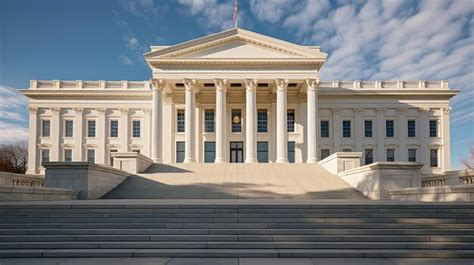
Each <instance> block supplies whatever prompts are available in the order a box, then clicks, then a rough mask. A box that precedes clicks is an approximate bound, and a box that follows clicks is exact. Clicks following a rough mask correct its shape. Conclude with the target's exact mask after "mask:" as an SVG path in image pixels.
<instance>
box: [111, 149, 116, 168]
mask: <svg viewBox="0 0 474 265" xmlns="http://www.w3.org/2000/svg"><path fill="white" fill-rule="evenodd" d="M113 153H117V149H110V162H109V164H110V166H112V167H113V166H114V157H113V156H112V154H113Z"/></svg>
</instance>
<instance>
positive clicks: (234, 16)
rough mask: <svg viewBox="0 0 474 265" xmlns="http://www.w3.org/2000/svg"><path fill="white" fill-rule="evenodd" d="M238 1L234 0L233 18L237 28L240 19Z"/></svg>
mask: <svg viewBox="0 0 474 265" xmlns="http://www.w3.org/2000/svg"><path fill="white" fill-rule="evenodd" d="M237 6H238V3H237V0H234V15H233V19H234V26H235V28H237V20H238V8H237Z"/></svg>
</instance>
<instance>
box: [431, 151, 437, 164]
mask: <svg viewBox="0 0 474 265" xmlns="http://www.w3.org/2000/svg"><path fill="white" fill-rule="evenodd" d="M430 167H438V149H430Z"/></svg>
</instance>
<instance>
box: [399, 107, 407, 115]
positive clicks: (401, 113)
mask: <svg viewBox="0 0 474 265" xmlns="http://www.w3.org/2000/svg"><path fill="white" fill-rule="evenodd" d="M407 111H408V109H407V108H399V109H398V114H400V115H406V114H407Z"/></svg>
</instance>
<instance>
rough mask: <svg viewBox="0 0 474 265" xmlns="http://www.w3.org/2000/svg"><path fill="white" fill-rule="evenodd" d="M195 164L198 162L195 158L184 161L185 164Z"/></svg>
mask: <svg viewBox="0 0 474 265" xmlns="http://www.w3.org/2000/svg"><path fill="white" fill-rule="evenodd" d="M195 162H196V160H195V159H193V158H185V159H184V161H183V163H195Z"/></svg>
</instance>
